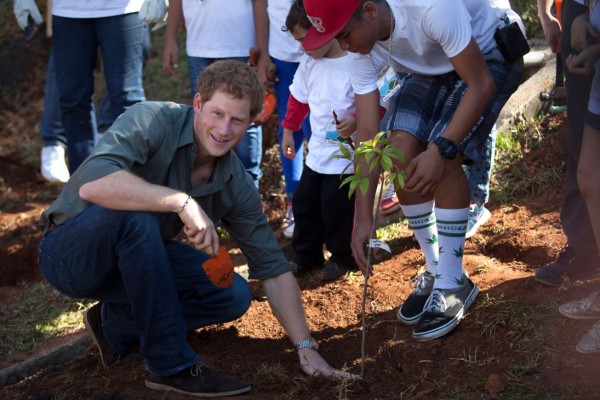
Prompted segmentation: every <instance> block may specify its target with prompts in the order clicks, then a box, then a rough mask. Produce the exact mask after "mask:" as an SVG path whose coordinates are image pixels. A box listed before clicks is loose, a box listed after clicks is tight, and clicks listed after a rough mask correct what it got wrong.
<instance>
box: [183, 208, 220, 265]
mask: <svg viewBox="0 0 600 400" xmlns="http://www.w3.org/2000/svg"><path fill="white" fill-rule="evenodd" d="M188 201H189V202H188V204H187V205H186V206H185V207H184V208H183V210H181V211H180V212H179V218H181V221H182V222H183V224H184V227H183V233H185V235H186V236H187V238H188V239H189V240H190V241H191V242H192V243H193V244H194V245H196V246H197V247H198V248H200V249H202V250H204V251H205V252H206V253H208V254H211V255H218V254H219V234H218V233H217V230H216V229H215V225H214V224H213V222H212V221H211V219H210V218H208V215H206V213H205V212H204V210H203V209H202V208H201V207H200V205H199V204H198V203H196V201H194V199H193V198H190V199H189V200H188Z"/></svg>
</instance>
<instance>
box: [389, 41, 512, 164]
mask: <svg viewBox="0 0 600 400" xmlns="http://www.w3.org/2000/svg"><path fill="white" fill-rule="evenodd" d="M483 57H484V60H485V61H486V64H487V66H488V69H489V71H490V73H491V75H492V77H493V78H494V82H495V83H496V91H495V92H494V95H493V97H492V100H491V101H490V103H489V105H488V107H487V108H486V110H485V111H484V113H483V115H482V116H481V117H480V119H479V121H478V122H477V125H475V126H474V127H473V128H472V129H471V131H470V132H469V134H468V135H467V137H465V139H464V140H463V141H462V142H461V143H460V145H459V146H458V150H459V151H460V152H461V153H462V154H464V156H465V159H466V160H475V159H477V157H478V156H479V155H480V153H481V152H482V151H483V148H484V145H485V141H486V139H487V137H488V135H489V133H490V131H491V129H492V126H494V124H495V123H496V119H497V118H498V114H499V113H500V110H502V107H503V106H504V104H505V103H506V101H507V100H508V98H509V97H510V96H511V95H512V94H513V93H514V92H515V90H517V88H518V87H519V83H520V80H521V75H522V73H523V60H522V59H521V60H519V61H516V62H514V63H512V64H507V63H506V62H505V61H504V58H502V55H501V54H500V52H499V51H498V50H497V49H494V50H492V51H491V52H489V53H487V54H484V56H483ZM399 76H400V78H401V86H400V89H399V90H398V92H397V93H396V94H395V95H394V98H393V99H392V106H391V111H392V114H391V117H390V119H389V122H388V126H387V129H388V130H393V131H396V130H399V131H405V132H408V133H410V134H412V135H413V136H415V137H416V138H417V139H419V140H420V141H421V142H422V143H424V144H426V143H429V142H430V141H432V140H435V138H437V137H438V136H440V135H441V134H442V133H443V132H444V131H445V129H446V127H447V126H448V124H449V122H450V120H451V119H452V116H453V115H454V112H455V111H456V108H457V107H458V104H459V102H460V100H461V99H462V97H463V95H464V93H465V91H466V90H467V84H466V83H465V82H464V81H463V80H462V79H460V77H459V76H458V74H457V73H456V72H454V71H452V72H449V73H447V74H443V75H435V76H427V75H418V74H407V75H401V74H399Z"/></svg>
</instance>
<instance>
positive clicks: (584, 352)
mask: <svg viewBox="0 0 600 400" xmlns="http://www.w3.org/2000/svg"><path fill="white" fill-rule="evenodd" d="M575 350H576V351H577V352H578V353H581V354H595V353H600V347H598V348H596V349H594V350H585V349H582V348H580V347H579V346H576V347H575Z"/></svg>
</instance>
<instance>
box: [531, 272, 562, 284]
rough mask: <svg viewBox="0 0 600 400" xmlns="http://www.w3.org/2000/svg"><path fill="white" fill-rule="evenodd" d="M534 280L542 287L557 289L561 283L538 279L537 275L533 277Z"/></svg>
mask: <svg viewBox="0 0 600 400" xmlns="http://www.w3.org/2000/svg"><path fill="white" fill-rule="evenodd" d="M534 279H535V281H536V282H539V283H541V284H543V285H546V286H552V287H558V286H560V284H561V283H562V281H561V282H558V283H557V282H554V281H549V280H546V279H544V278H539V277H538V276H537V275H536V276H535V278H534Z"/></svg>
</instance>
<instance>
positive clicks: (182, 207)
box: [177, 194, 192, 214]
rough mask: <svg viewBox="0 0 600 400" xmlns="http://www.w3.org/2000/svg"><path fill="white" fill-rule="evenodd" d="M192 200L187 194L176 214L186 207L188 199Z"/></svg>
mask: <svg viewBox="0 0 600 400" xmlns="http://www.w3.org/2000/svg"><path fill="white" fill-rule="evenodd" d="M191 198H192V195H191V194H188V197H187V199H185V201H184V202H183V204H182V205H181V208H180V209H179V211H177V214H179V213H180V212H182V211H183V209H184V208H185V207H186V206H187V205H188V203H189V202H190V199H191Z"/></svg>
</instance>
